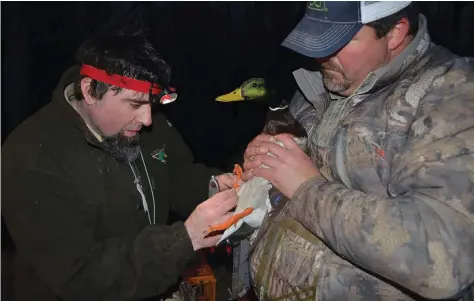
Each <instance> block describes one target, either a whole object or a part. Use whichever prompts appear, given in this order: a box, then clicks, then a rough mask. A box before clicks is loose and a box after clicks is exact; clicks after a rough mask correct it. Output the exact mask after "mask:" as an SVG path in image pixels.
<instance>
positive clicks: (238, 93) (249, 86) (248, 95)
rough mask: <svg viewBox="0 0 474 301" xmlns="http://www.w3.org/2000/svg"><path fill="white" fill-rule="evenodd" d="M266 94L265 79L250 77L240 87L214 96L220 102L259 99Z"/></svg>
mask: <svg viewBox="0 0 474 301" xmlns="http://www.w3.org/2000/svg"><path fill="white" fill-rule="evenodd" d="M267 95H268V91H267V87H266V85H265V79H263V78H251V79H249V80H246V81H245V82H244V83H243V84H242V85H240V87H238V88H237V89H235V90H234V91H232V92H230V93H228V94H224V95H221V96H219V97H217V98H216V101H220V102H232V101H243V100H260V99H263V98H265V96H267Z"/></svg>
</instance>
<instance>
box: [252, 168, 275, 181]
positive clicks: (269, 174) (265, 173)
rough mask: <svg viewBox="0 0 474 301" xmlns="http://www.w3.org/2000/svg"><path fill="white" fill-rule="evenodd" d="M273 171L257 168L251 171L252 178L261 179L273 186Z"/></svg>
mask: <svg viewBox="0 0 474 301" xmlns="http://www.w3.org/2000/svg"><path fill="white" fill-rule="evenodd" d="M274 173H275V171H274V170H273V169H272V168H263V167H261V168H257V169H254V170H253V171H252V174H253V176H254V177H261V178H264V179H266V180H267V181H269V182H270V183H272V184H273V182H274V181H273V175H274Z"/></svg>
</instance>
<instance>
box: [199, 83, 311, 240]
mask: <svg viewBox="0 0 474 301" xmlns="http://www.w3.org/2000/svg"><path fill="white" fill-rule="evenodd" d="M216 101H219V102H236V101H265V102H268V103H269V107H268V113H267V117H266V122H265V126H264V128H263V130H262V133H264V134H268V135H278V134H283V133H288V134H291V135H293V136H294V139H295V141H296V142H297V143H298V145H299V146H300V147H302V148H303V149H304V150H306V142H307V133H306V130H305V129H304V128H303V126H302V125H301V124H300V123H299V122H298V121H297V120H295V119H294V118H293V116H292V115H291V113H290V111H289V106H288V103H287V102H286V101H284V100H283V101H279V100H278V97H277V95H276V93H275V92H274V91H272V90H271V89H269V88H268V87H267V85H266V81H265V79H263V78H251V79H249V80H247V81H245V82H244V83H243V84H242V85H240V86H239V87H238V88H237V89H235V90H234V91H232V92H230V93H228V94H225V95H221V96H219V97H217V98H216ZM276 103H278V104H277V105H275V104H276ZM276 143H279V144H280V145H282V144H281V142H278V141H277V142H276ZM234 173H235V174H236V175H237V176H238V177H240V175H241V174H242V169H241V168H240V166H239V165H238V164H236V165H235V168H234ZM234 188H236V189H237V196H238V197H239V202H238V204H237V207H236V209H235V212H234V215H233V216H232V217H231V218H230V219H229V220H228V221H226V222H224V223H222V224H219V225H212V226H210V227H209V229H208V232H209V233H210V232H214V231H222V230H225V232H224V234H223V236H222V238H221V240H220V241H219V243H220V242H222V241H224V240H226V239H228V238H229V237H230V236H231V235H232V236H233V237H235V238H237V237H239V238H242V237H246V236H248V235H249V234H250V233H251V232H253V230H255V229H257V228H259V227H260V226H261V224H262V221H263V219H264V217H265V215H266V214H267V213H268V212H269V211H270V210H271V209H272V208H274V207H275V206H276V205H277V203H278V201H281V199H282V198H284V197H283V196H282V195H281V194H280V193H279V191H278V190H276V189H275V188H273V186H272V185H271V184H270V182H268V181H267V180H265V179H263V178H260V177H254V178H252V179H251V180H249V181H248V182H246V183H244V184H243V185H242V186H241V187H238V185H237V184H236V185H234ZM272 201H274V202H272ZM243 225H245V226H244V227H242V226H243ZM241 227H242V229H241ZM237 230H239V231H238V233H236V232H237ZM219 243H218V244H219Z"/></svg>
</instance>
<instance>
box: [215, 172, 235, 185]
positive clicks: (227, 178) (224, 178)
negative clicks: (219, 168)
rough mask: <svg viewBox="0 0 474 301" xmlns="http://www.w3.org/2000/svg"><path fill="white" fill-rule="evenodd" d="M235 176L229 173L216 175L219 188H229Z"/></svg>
mask: <svg viewBox="0 0 474 301" xmlns="http://www.w3.org/2000/svg"><path fill="white" fill-rule="evenodd" d="M235 180H236V177H235V176H234V175H233V174H231V173H225V174H221V175H219V176H217V181H218V182H219V185H220V186H221V188H230V187H232V185H233V184H234V181H235Z"/></svg>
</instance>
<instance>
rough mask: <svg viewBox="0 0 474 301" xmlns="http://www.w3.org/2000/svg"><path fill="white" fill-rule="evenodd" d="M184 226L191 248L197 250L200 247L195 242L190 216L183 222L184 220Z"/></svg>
mask: <svg viewBox="0 0 474 301" xmlns="http://www.w3.org/2000/svg"><path fill="white" fill-rule="evenodd" d="M184 228H186V232H187V233H188V236H189V239H190V240H191V244H192V246H193V250H194V251H197V250H199V249H200V247H199V246H198V244H197V242H196V235H195V234H194V232H193V230H192V229H193V226H192V222H191V221H190V218H188V219H187V220H186V221H185V222H184Z"/></svg>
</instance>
